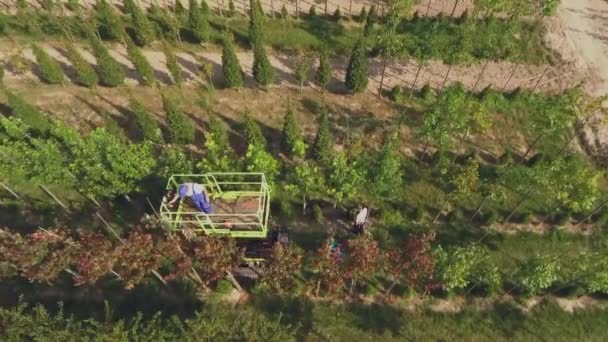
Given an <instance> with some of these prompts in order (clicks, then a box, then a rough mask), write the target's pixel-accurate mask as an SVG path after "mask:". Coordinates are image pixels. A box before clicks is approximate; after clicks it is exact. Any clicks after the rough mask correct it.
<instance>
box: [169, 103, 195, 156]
mask: <svg viewBox="0 0 608 342" xmlns="http://www.w3.org/2000/svg"><path fill="white" fill-rule="evenodd" d="M163 109H164V111H165V113H166V114H167V126H168V129H169V142H171V143H173V144H192V143H194V135H195V133H196V131H195V128H194V124H193V123H192V121H191V120H190V119H189V118H187V117H186V115H185V114H184V113H182V112H181V111H180V110H178V109H177V107H176V105H175V103H174V102H173V101H171V100H170V99H169V98H168V97H166V96H164V95H163Z"/></svg>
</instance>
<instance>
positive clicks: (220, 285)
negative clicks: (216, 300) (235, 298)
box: [213, 279, 234, 295]
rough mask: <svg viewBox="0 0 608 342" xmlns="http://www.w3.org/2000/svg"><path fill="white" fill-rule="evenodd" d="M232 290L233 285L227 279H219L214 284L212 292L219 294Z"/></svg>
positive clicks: (225, 293)
mask: <svg viewBox="0 0 608 342" xmlns="http://www.w3.org/2000/svg"><path fill="white" fill-rule="evenodd" d="M233 290H234V286H232V284H231V283H230V282H229V281H228V280H224V279H222V280H219V281H218V282H217V284H216V285H215V289H214V290H213V292H215V293H216V294H219V295H227V294H229V293H231V292H232V291H233Z"/></svg>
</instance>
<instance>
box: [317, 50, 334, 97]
mask: <svg viewBox="0 0 608 342" xmlns="http://www.w3.org/2000/svg"><path fill="white" fill-rule="evenodd" d="M331 77H332V66H331V61H330V59H329V52H328V51H327V50H322V51H321V52H320V53H319V66H318V67H317V71H316V73H315V80H316V81H317V83H318V84H319V85H320V86H321V88H322V89H323V91H325V89H326V88H327V85H328V84H329V82H330V81H331Z"/></svg>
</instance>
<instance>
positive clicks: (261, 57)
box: [253, 45, 274, 87]
mask: <svg viewBox="0 0 608 342" xmlns="http://www.w3.org/2000/svg"><path fill="white" fill-rule="evenodd" d="M253 78H255V80H256V81H257V82H258V83H259V84H261V85H263V86H264V87H268V85H269V84H271V83H272V82H273V81H274V69H273V68H272V65H271V64H270V61H269V60H268V55H267V54H266V49H265V48H264V46H263V45H261V46H260V45H256V46H254V48H253Z"/></svg>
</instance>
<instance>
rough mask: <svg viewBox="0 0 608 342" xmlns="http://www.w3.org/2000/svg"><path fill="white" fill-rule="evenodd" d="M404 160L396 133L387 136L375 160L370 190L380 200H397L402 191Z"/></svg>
mask: <svg viewBox="0 0 608 342" xmlns="http://www.w3.org/2000/svg"><path fill="white" fill-rule="evenodd" d="M401 162H402V158H401V156H400V154H399V140H398V135H397V133H396V132H391V133H388V134H386V137H385V139H384V143H383V144H382V148H381V150H380V153H379V154H378V156H377V158H376V159H375V160H374V164H373V171H372V174H371V176H372V177H371V178H370V180H371V183H370V185H369V186H370V187H369V188H370V189H373V194H374V196H376V197H377V198H379V199H396V198H397V197H398V195H399V194H400V193H401V191H402V187H403V173H402V169H401Z"/></svg>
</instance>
